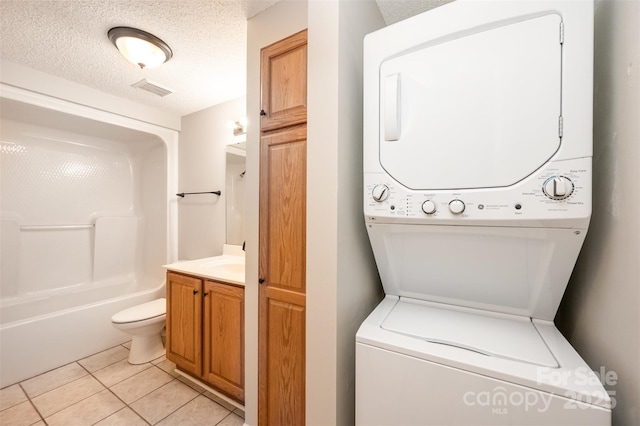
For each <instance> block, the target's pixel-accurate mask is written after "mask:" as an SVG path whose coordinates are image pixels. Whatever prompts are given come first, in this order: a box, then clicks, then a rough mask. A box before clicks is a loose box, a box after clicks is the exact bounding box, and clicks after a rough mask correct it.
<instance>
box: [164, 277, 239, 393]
mask: <svg viewBox="0 0 640 426" xmlns="http://www.w3.org/2000/svg"><path fill="white" fill-rule="evenodd" d="M166 354H167V359H169V360H171V361H173V362H175V363H176V366H177V367H178V369H179V370H181V371H184V372H186V373H188V374H189V375H191V376H193V377H194V378H196V379H198V380H200V381H202V382H204V383H206V384H207V385H209V386H211V387H212V388H213V389H216V390H218V391H220V392H222V393H224V394H226V395H227V396H230V397H231V398H233V399H235V400H236V401H238V402H241V403H243V402H244V288H243V287H238V286H235V285H231V284H226V283H221V282H216V281H211V280H207V279H201V278H198V277H194V276H190V275H184V274H178V273H175V272H168V273H167V344H166Z"/></svg>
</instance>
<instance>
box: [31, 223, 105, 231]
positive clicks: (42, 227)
mask: <svg viewBox="0 0 640 426" xmlns="http://www.w3.org/2000/svg"><path fill="white" fill-rule="evenodd" d="M94 226H95V224H93V223H90V224H84V225H20V230H21V231H52V230H56V229H89V228H93V227H94Z"/></svg>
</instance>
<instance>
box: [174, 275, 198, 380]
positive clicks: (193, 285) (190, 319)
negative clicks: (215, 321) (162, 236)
mask: <svg viewBox="0 0 640 426" xmlns="http://www.w3.org/2000/svg"><path fill="white" fill-rule="evenodd" d="M166 352H167V359H169V360H171V361H173V362H175V363H176V365H177V366H178V367H180V369H181V370H184V371H186V372H189V373H191V374H193V375H195V376H200V375H201V374H202V280H200V279H198V278H194V277H189V276H186V275H180V274H174V273H172V272H168V273H167V342H166Z"/></svg>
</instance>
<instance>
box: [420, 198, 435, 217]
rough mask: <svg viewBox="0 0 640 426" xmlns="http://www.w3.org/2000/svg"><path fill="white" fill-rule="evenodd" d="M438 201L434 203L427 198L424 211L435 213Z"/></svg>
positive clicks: (423, 207)
mask: <svg viewBox="0 0 640 426" xmlns="http://www.w3.org/2000/svg"><path fill="white" fill-rule="evenodd" d="M436 209H437V207H436V203H434V202H433V201H431V200H427V201H425V202H424V203H422V211H423V212H425V213H426V214H434V213H435V212H436Z"/></svg>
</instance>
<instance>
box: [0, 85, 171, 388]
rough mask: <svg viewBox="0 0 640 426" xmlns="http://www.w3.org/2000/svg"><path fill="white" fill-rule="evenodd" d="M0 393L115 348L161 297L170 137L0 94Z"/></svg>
mask: <svg viewBox="0 0 640 426" xmlns="http://www.w3.org/2000/svg"><path fill="white" fill-rule="evenodd" d="M0 89H1V91H0V95H1V97H0V111H1V121H0V128H1V133H0V161H1V162H0V185H1V187H0V191H1V196H0V220H1V223H0V244H1V246H0V258H1V261H0V268H1V275H0V345H1V348H0V387H4V386H7V385H9V384H12V383H15V382H17V381H20V380H23V379H25V378H27V377H30V376H33V375H35V374H39V373H42V372H44V371H47V370H50V369H52V368H55V367H58V366H61V365H64V364H66V363H68V362H71V361H73V360H76V359H79V358H81V357H83V356H86V355H89V354H92V353H95V352H98V351H100V350H103V349H107V348H109V347H112V346H114V345H115V344H118V343H122V342H124V341H126V340H127V339H128V337H127V336H126V335H124V334H122V333H120V332H119V331H117V330H115V329H114V328H113V326H112V325H111V320H110V318H111V316H112V315H113V314H114V313H116V312H118V311H119V310H122V309H124V308H127V307H130V306H133V305H135V304H138V303H142V302H145V301H149V300H152V299H155V298H157V297H164V292H165V289H164V285H165V278H164V270H163V269H162V265H163V264H165V263H168V262H172V261H174V260H175V253H176V248H175V246H176V238H175V235H173V234H174V232H175V229H176V226H175V223H174V222H175V219H176V214H175V198H176V197H175V193H176V176H177V171H176V168H177V166H176V164H177V159H176V157H177V155H176V153H177V139H178V134H177V132H176V131H174V130H169V129H166V128H162V127H159V126H155V125H151V124H148V123H143V122H140V121H137V120H133V119H130V118H126V117H122V116H118V115H115V114H112V113H108V112H104V111H99V110H95V109H92V108H89V107H83V106H79V105H77V104H73V103H69V102H65V101H61V100H59V99H54V98H49V97H47V96H43V95H38V94H34V93H32V92H28V91H24V90H21V89H17V88H14V87H11V86H6V85H1V86H0Z"/></svg>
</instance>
